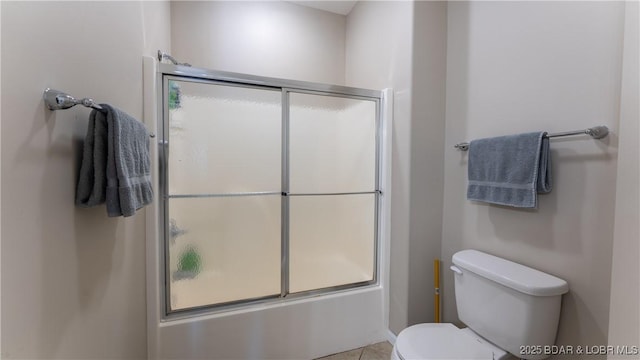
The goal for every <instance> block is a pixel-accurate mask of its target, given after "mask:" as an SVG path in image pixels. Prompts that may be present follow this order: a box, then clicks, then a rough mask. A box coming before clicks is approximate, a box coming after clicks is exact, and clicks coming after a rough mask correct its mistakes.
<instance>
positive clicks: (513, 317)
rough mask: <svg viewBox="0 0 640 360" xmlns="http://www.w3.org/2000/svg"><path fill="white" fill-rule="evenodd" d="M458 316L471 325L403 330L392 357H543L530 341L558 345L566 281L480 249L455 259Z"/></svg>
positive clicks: (504, 359)
mask: <svg viewBox="0 0 640 360" xmlns="http://www.w3.org/2000/svg"><path fill="white" fill-rule="evenodd" d="M452 262H453V264H454V265H453V266H451V270H453V271H454V272H455V274H454V283H455V288H454V291H455V299H456V308H457V310H458V317H459V318H460V321H462V322H463V323H465V324H466V325H467V326H468V327H467V328H463V329H460V328H458V327H456V326H455V325H453V324H447V323H438V324H418V325H413V326H410V327H408V328H406V329H404V330H402V331H401V332H400V334H398V337H397V339H396V342H395V344H394V346H393V351H392V353H391V359H392V360H445V359H451V360H453V359H458V360H476V359H482V360H507V359H515V358H522V359H532V360H537V359H545V358H547V357H549V355H550V354H544V353H543V354H533V355H532V354H522V353H520V350H522V349H526V348H527V345H532V344H535V345H540V346H541V348H543V347H544V346H545V345H554V344H555V338H556V332H557V329H558V322H559V319H560V304H561V298H562V294H564V293H566V292H567V291H569V286H568V284H567V282H566V281H564V280H562V279H560V278H557V277H555V276H553V275H549V274H546V273H544V272H541V271H538V270H535V269H532V268H530V267H526V266H524V265H521V264H517V263H514V262H511V261H509V260H505V259H502V258H499V257H497V256H493V255H489V254H486V253H483V252H480V251H476V250H463V251H460V252H457V253H455V254H454V255H453V258H452Z"/></svg>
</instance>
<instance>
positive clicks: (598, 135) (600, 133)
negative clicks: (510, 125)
mask: <svg viewBox="0 0 640 360" xmlns="http://www.w3.org/2000/svg"><path fill="white" fill-rule="evenodd" d="M583 134H586V135H589V136H591V137H592V138H594V139H602V138H604V137H606V136H607V135H609V128H608V127H606V126H604V125H599V126H594V127H592V128H588V129H584V130H573V131H565V132H559V133H553V134H547V135H546V136H547V137H548V138H553V137H561V136H572V135H583ZM453 147H454V148H456V149H458V150H461V151H467V150H469V143H468V142H462V143H458V144H455V145H454V146H453Z"/></svg>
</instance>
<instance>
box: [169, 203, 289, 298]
mask: <svg viewBox="0 0 640 360" xmlns="http://www.w3.org/2000/svg"><path fill="white" fill-rule="evenodd" d="M280 208H281V200H280V196H236V197H216V198H195V199H193V198H190V199H170V200H169V209H170V211H169V219H170V229H169V234H168V237H169V269H170V274H169V279H170V282H171V284H170V290H171V294H170V297H171V298H170V303H171V309H172V310H179V309H185V308H190V307H197V306H203V305H211V304H218V303H224V302H229V301H236V300H242V299H250V298H257V297H264V296H269V295H276V294H280V280H281V274H280V258H281V254H280Z"/></svg>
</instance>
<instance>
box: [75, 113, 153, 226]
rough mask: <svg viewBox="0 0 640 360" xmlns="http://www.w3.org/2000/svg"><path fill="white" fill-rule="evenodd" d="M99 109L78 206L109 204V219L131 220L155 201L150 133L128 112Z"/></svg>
mask: <svg viewBox="0 0 640 360" xmlns="http://www.w3.org/2000/svg"><path fill="white" fill-rule="evenodd" d="M100 106H102V108H103V110H93V111H92V112H91V115H90V117H89V126H88V128H87V136H86V139H85V144H84V150H83V154H82V164H81V166H80V174H79V178H78V187H77V189H76V204H77V205H78V206H82V207H90V206H96V205H99V204H102V203H105V202H106V204H107V215H108V216H110V217H113V216H131V215H133V214H134V213H135V212H136V210H138V209H140V208H141V207H143V206H145V205H147V204H149V203H151V201H152V200H153V189H152V187H151V158H150V156H149V133H148V132H147V129H146V127H145V126H144V125H143V124H142V123H141V122H139V121H138V120H136V119H134V118H133V117H131V116H129V115H128V114H126V113H125V112H123V111H121V110H119V109H116V108H114V107H111V106H109V105H107V104H100Z"/></svg>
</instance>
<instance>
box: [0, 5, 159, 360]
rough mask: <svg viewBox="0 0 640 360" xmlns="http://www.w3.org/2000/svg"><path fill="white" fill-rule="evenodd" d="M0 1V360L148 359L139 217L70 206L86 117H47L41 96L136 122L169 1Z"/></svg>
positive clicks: (81, 111)
mask: <svg viewBox="0 0 640 360" xmlns="http://www.w3.org/2000/svg"><path fill="white" fill-rule="evenodd" d="M0 6H1V7H2V29H1V30H2V49H1V50H2V51H1V54H2V83H1V86H2V102H3V103H4V104H7V103H10V104H12V105H11V107H3V108H2V114H1V115H2V224H3V225H4V226H3V227H2V256H3V258H2V328H3V329H4V330H5V331H3V332H2V358H3V359H10V358H46V359H53V358H64V359H71V358H77V359H104V358H111V359H143V358H146V321H145V319H146V310H145V302H146V299H145V255H144V254H145V252H144V249H145V245H144V219H145V217H144V210H143V211H141V212H140V213H139V214H137V215H136V216H133V217H131V218H127V219H123V218H107V216H106V211H105V208H104V207H99V208H94V209H79V208H76V207H75V206H74V193H75V183H76V175H77V169H78V166H79V161H78V160H79V154H80V153H81V140H82V139H84V135H85V130H86V126H87V117H88V114H89V111H88V110H87V109H85V108H81V107H76V108H73V109H70V110H65V111H58V112H50V111H48V110H45V107H44V104H43V101H42V91H43V90H44V88H45V87H47V86H50V87H55V88H58V89H61V90H64V91H67V92H69V93H71V94H73V95H75V96H78V97H82V96H91V97H93V98H94V99H96V100H97V101H99V102H106V103H110V104H113V105H115V106H117V107H119V108H121V109H123V110H124V111H126V112H128V113H129V114H131V115H133V116H134V117H136V118H138V119H141V118H142V59H141V57H142V55H143V54H147V55H152V53H153V52H152V51H151V50H155V49H158V48H163V49H167V50H168V49H169V48H170V45H169V38H168V20H169V18H168V14H169V12H168V11H169V6H168V3H160V2H155V3H152V2H144V3H143V2H113V3H112V2H41V3H39V2H6V1H3V2H2V3H1V5H0ZM141 19H146V20H150V19H153V20H154V21H145V22H144V23H143V22H142V21H141ZM145 25H146V26H145ZM148 52H150V53H148ZM7 329H9V330H7Z"/></svg>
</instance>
